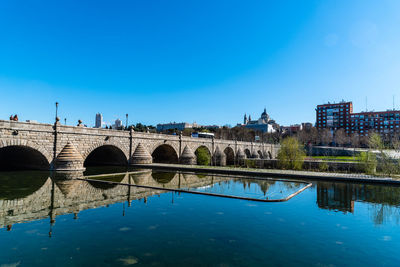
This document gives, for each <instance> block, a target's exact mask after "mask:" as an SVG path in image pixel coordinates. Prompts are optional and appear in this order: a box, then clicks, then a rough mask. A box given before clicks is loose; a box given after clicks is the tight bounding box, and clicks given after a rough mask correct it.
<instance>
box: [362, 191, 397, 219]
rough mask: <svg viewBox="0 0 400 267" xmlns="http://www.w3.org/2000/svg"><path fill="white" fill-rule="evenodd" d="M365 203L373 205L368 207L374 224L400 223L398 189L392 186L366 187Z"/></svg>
mask: <svg viewBox="0 0 400 267" xmlns="http://www.w3.org/2000/svg"><path fill="white" fill-rule="evenodd" d="M366 192H367V194H366V198H365V200H364V201H365V202H370V203H374V204H373V205H370V206H369V211H370V212H371V213H372V214H371V216H372V219H373V221H374V223H375V224H377V225H378V224H383V223H385V222H387V221H390V220H393V221H395V222H396V223H397V224H399V222H400V210H399V205H400V187H393V186H372V185H367V186H366Z"/></svg>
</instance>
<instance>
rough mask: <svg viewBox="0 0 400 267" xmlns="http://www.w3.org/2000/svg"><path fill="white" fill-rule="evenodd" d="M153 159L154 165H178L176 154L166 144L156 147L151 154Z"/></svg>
mask: <svg viewBox="0 0 400 267" xmlns="http://www.w3.org/2000/svg"><path fill="white" fill-rule="evenodd" d="M151 156H152V157H153V162H154V163H169V164H177V163H178V154H177V153H176V151H175V149H174V148H173V147H172V146H170V145H167V144H163V145H160V146H158V147H157V148H156V149H155V150H154V151H153V153H152V154H151Z"/></svg>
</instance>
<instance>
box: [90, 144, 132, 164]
mask: <svg viewBox="0 0 400 267" xmlns="http://www.w3.org/2000/svg"><path fill="white" fill-rule="evenodd" d="M127 164H128V160H127V158H126V156H125V154H124V152H122V150H121V149H120V148H118V147H116V146H113V145H103V146H100V147H98V148H96V149H94V150H93V151H92V152H90V154H89V155H88V156H87V157H86V159H85V162H84V164H83V165H84V166H85V167H89V166H124V165H127Z"/></svg>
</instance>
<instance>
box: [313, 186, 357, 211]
mask: <svg viewBox="0 0 400 267" xmlns="http://www.w3.org/2000/svg"><path fill="white" fill-rule="evenodd" d="M353 195H354V191H353V185H352V184H345V183H342V184H341V183H318V184H317V203H318V207H320V208H323V209H330V210H339V211H343V212H354V200H353Z"/></svg>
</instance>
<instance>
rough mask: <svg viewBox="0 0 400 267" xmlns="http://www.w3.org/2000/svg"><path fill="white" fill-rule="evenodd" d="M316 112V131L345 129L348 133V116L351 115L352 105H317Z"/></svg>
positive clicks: (343, 102) (349, 103)
mask: <svg viewBox="0 0 400 267" xmlns="http://www.w3.org/2000/svg"><path fill="white" fill-rule="evenodd" d="M315 111H316V118H317V120H316V123H315V127H317V128H318V129H323V128H326V129H329V130H331V131H336V130H337V129H341V128H342V129H345V130H346V132H347V133H350V115H351V113H353V103H352V102H345V101H342V102H340V103H334V104H331V103H328V104H324V105H318V106H317V108H316V109H315Z"/></svg>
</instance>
